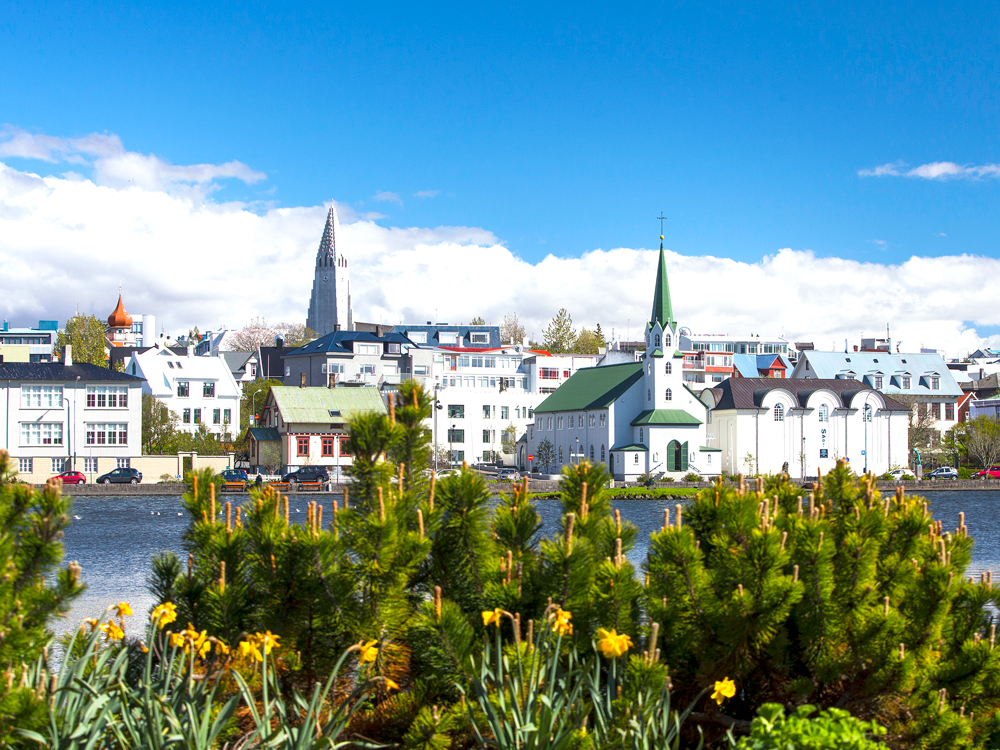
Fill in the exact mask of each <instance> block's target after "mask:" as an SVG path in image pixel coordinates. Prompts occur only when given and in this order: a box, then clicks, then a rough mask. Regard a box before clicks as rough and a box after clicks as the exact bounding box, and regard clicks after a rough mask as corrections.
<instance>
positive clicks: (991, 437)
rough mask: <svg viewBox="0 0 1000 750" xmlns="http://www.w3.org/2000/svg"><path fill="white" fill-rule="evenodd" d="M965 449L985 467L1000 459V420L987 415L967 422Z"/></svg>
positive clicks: (987, 467)
mask: <svg viewBox="0 0 1000 750" xmlns="http://www.w3.org/2000/svg"><path fill="white" fill-rule="evenodd" d="M965 449H966V450H967V451H968V453H969V456H970V457H971V458H973V459H974V460H976V461H977V462H978V463H979V464H980V465H981V466H982V467H983V468H984V469H989V468H990V467H991V466H993V465H995V464H996V463H997V462H998V461H1000V422H997V421H996V420H994V419H990V418H989V417H987V416H981V417H976V418H975V419H973V420H972V421H971V422H968V423H967V430H966V433H965Z"/></svg>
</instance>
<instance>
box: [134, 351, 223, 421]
mask: <svg viewBox="0 0 1000 750" xmlns="http://www.w3.org/2000/svg"><path fill="white" fill-rule="evenodd" d="M125 371H126V372H128V373H131V374H132V375H136V376H138V377H141V378H143V379H145V381H146V382H145V384H144V385H143V386H142V390H143V393H150V394H152V395H153V396H155V397H156V398H157V399H159V400H160V401H162V402H163V403H164V404H166V406H167V408H168V409H170V411H172V412H173V413H174V414H176V415H177V418H178V425H177V426H178V428H179V429H181V430H184V431H185V432H191V433H193V432H196V431H197V430H198V428H199V426H200V425H205V427H206V428H208V430H209V432H212V433H214V434H216V435H231V436H236V435H239V434H240V397H241V396H242V395H243V391H242V389H241V388H240V386H239V384H237V382H236V379H235V378H234V377H233V373H232V371H231V370H230V369H229V366H228V365H227V364H226V361H225V360H224V359H222V358H221V357H196V356H195V355H194V347H188V348H187V350H186V351H185V353H184V354H178V353H177V352H175V351H174V350H172V349H169V348H167V347H161V346H154V347H152V348H151V349H147V350H146V351H144V352H138V351H134V352H133V353H132V356H131V358H130V359H129V361H128V364H126V366H125Z"/></svg>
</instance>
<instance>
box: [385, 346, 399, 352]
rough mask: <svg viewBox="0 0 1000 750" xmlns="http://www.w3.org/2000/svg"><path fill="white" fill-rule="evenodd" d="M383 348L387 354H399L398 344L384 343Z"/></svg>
mask: <svg viewBox="0 0 1000 750" xmlns="http://www.w3.org/2000/svg"><path fill="white" fill-rule="evenodd" d="M385 349H386V351H387V352H389V354H399V344H386V345H385Z"/></svg>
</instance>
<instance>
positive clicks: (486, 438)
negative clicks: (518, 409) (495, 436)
mask: <svg viewBox="0 0 1000 750" xmlns="http://www.w3.org/2000/svg"><path fill="white" fill-rule="evenodd" d="M491 432H493V430H483V442H484V443H492V442H493V441H492V440H491V439H490V437H491V435H490V433H491Z"/></svg>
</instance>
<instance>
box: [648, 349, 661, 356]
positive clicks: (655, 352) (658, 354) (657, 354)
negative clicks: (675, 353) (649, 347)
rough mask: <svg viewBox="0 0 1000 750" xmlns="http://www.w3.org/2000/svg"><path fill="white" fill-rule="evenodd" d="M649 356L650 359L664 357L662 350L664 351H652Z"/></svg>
mask: <svg viewBox="0 0 1000 750" xmlns="http://www.w3.org/2000/svg"><path fill="white" fill-rule="evenodd" d="M649 356H650V357H662V356H663V350H662V349H654V350H653V351H652V352H651V353H650V355H649Z"/></svg>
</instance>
